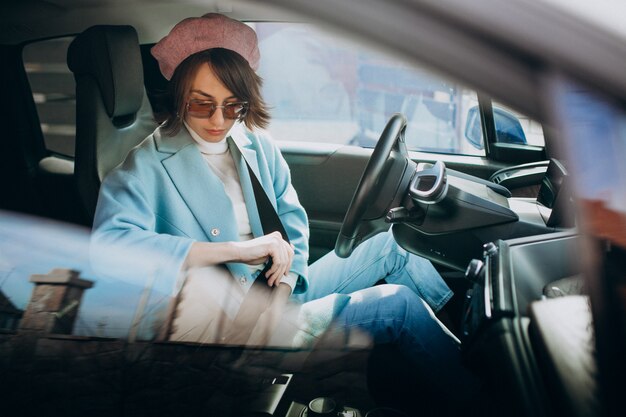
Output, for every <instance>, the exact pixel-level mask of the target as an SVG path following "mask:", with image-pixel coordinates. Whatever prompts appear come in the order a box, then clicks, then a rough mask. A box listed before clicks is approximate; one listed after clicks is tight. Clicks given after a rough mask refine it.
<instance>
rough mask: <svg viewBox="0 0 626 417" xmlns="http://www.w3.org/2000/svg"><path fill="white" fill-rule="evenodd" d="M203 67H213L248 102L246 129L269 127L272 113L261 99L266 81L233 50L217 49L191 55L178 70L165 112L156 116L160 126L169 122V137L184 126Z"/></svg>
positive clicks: (165, 128)
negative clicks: (187, 108) (190, 93)
mask: <svg viewBox="0 0 626 417" xmlns="http://www.w3.org/2000/svg"><path fill="white" fill-rule="evenodd" d="M203 64H208V65H210V66H211V69H212V70H213V72H214V73H215V75H216V76H217V78H218V79H219V80H220V81H221V82H222V83H223V84H224V86H225V87H226V88H228V89H229V90H230V91H231V92H232V93H233V94H234V95H235V97H237V98H238V99H239V100H242V101H247V102H248V112H247V113H246V115H245V116H244V117H243V119H242V122H243V123H244V124H245V125H246V127H248V129H253V128H255V127H258V128H261V129H264V128H266V127H267V125H268V124H269V121H270V114H269V111H268V109H267V106H266V104H265V102H264V101H263V98H262V97H261V86H262V84H263V80H262V79H261V77H259V76H258V75H257V74H256V72H254V70H253V69H252V68H251V67H250V65H249V64H248V61H246V60H245V59H244V58H243V57H242V56H241V55H239V54H238V53H236V52H234V51H231V50H229V49H223V48H213V49H207V50H205V51H201V52H197V53H195V54H193V55H190V56H189V57H187V58H186V59H185V60H184V61H183V62H181V63H180V65H179V66H178V67H177V68H176V70H175V71H174V75H172V79H171V80H170V82H169V84H168V88H167V93H166V97H165V106H164V107H165V109H164V111H163V112H162V113H161V114H157V115H156V116H155V117H156V119H157V121H158V122H159V123H163V122H165V123H164V124H163V130H164V132H165V134H167V135H169V136H174V135H175V134H176V133H178V131H179V130H180V128H181V127H182V126H183V120H185V112H186V105H187V97H188V95H189V92H190V91H191V84H192V80H193V77H194V76H195V74H196V72H197V71H198V68H200V66H202V65H203Z"/></svg>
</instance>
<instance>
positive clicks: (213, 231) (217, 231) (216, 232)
mask: <svg viewBox="0 0 626 417" xmlns="http://www.w3.org/2000/svg"><path fill="white" fill-rule="evenodd" d="M219 235H220V229H218V228H215V229H211V236H219Z"/></svg>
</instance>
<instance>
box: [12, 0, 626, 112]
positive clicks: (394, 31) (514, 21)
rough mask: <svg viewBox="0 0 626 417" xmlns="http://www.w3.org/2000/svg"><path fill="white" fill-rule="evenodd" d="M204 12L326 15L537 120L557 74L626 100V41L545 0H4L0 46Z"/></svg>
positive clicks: (140, 27) (152, 31)
mask: <svg viewBox="0 0 626 417" xmlns="http://www.w3.org/2000/svg"><path fill="white" fill-rule="evenodd" d="M550 2H553V0H550ZM207 12H221V13H225V14H227V15H229V16H231V17H233V18H236V19H240V20H246V21H249V20H257V21H263V20H269V21H281V20H305V19H306V20H309V19H310V20H313V21H319V22H324V24H325V25H327V26H328V27H334V28H335V29H336V30H338V31H340V32H341V31H343V32H345V33H348V34H350V36H354V35H355V34H356V35H357V36H358V37H360V38H361V39H364V40H366V41H369V42H371V43H372V44H373V45H375V46H377V47H378V48H381V49H384V50H387V51H388V52H390V53H393V54H398V55H400V56H402V57H403V58H406V59H409V60H415V61H416V62H418V63H419V64H420V65H421V66H426V67H430V68H431V69H433V70H435V71H437V72H440V73H443V74H445V75H447V76H448V77H451V78H453V79H456V80H457V81H460V82H461V83H464V84H466V85H468V86H471V87H472V88H475V89H477V90H478V91H481V92H484V93H486V94H488V95H490V96H493V97H496V98H499V99H500V100H501V101H502V102H504V103H505V104H508V105H510V106H512V107H513V108H516V109H517V110H519V111H521V112H523V113H525V114H527V115H528V116H530V117H532V118H534V119H536V120H538V121H540V122H545V121H546V114H545V111H544V108H545V105H544V103H543V98H542V96H541V90H542V89H543V88H544V87H545V86H546V85H547V84H546V83H545V78H546V76H549V75H551V74H555V73H563V74H565V75H568V76H571V77H573V78H578V79H580V80H584V82H586V83H589V84H591V85H592V86H594V87H597V88H598V89H600V90H601V91H604V92H605V93H607V94H609V95H613V96H614V97H616V98H618V99H619V100H623V101H626V77H624V76H623V70H624V68H626V42H624V38H622V37H619V36H615V34H614V33H610V32H609V31H608V30H604V29H601V28H598V27H594V26H593V25H591V24H590V23H589V22H584V21H582V20H581V19H579V18H578V17H575V16H574V15H570V14H567V13H564V12H563V10H562V9H557V8H554V7H553V6H552V5H551V4H547V3H546V2H545V0H544V1H543V2H540V1H537V0H508V1H506V2H502V1H500V0H474V1H472V2H466V1H465V0H384V1H383V0H341V1H339V0H316V1H310V0H262V1H261V0H259V1H239V0H130V1H129V0H82V1H80V0H51V1H41V0H5V1H3V2H2V4H1V5H0V25H1V26H0V27H1V28H2V29H0V44H9V45H10V44H20V43H23V42H28V41H31V40H36V39H43V38H49V37H55V36H60V35H65V34H68V33H79V32H81V31H82V30H84V29H86V28H87V27H89V26H92V25H94V24H128V25H132V26H134V27H135V28H136V29H137V31H138V33H139V39H140V42H142V43H150V42H155V41H157V40H158V39H160V38H161V37H162V36H164V35H165V34H166V33H167V32H168V31H169V29H170V28H171V27H172V26H173V25H174V24H175V23H176V22H178V21H180V20H181V19H183V18H185V17H189V16H199V15H202V14H204V13H207ZM302 16H306V18H303V17H302ZM398 40H402V41H401V42H399V41H398Z"/></svg>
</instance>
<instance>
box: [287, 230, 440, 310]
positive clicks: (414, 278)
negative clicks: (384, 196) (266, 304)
mask: <svg viewBox="0 0 626 417" xmlns="http://www.w3.org/2000/svg"><path fill="white" fill-rule="evenodd" d="M381 279H384V280H385V281H386V282H387V283H388V284H400V285H404V286H406V287H408V288H409V289H410V290H412V291H413V292H415V293H416V294H417V295H418V296H419V297H420V298H421V299H422V300H424V301H426V302H427V303H428V305H429V306H430V307H431V308H432V309H433V310H434V311H435V312H437V311H439V310H440V309H441V307H443V306H444V305H445V304H446V303H447V302H448V300H450V298H451V297H452V291H450V288H448V286H447V285H446V283H445V282H444V280H443V279H441V277H440V276H439V273H438V272H437V270H436V269H435V268H434V267H433V265H432V264H431V263H430V261H428V260H426V259H424V258H421V257H419V256H416V255H413V254H411V253H409V252H407V251H406V250H404V249H403V248H401V247H400V246H399V245H398V244H397V243H396V241H395V239H394V237H393V235H392V234H391V232H385V233H380V234H378V235H376V236H374V237H372V238H371V239H368V240H366V241H365V242H363V243H362V244H360V245H359V246H358V247H357V248H356V249H355V251H354V252H353V253H352V255H351V256H350V257H349V258H347V259H343V258H339V257H338V256H337V255H335V252H330V253H328V254H326V255H325V256H324V257H322V258H321V259H319V260H317V261H316V262H314V263H313V264H312V265H311V266H310V267H309V288H308V289H307V291H306V292H304V293H302V294H295V295H293V296H292V298H294V299H296V300H297V301H299V302H301V303H305V302H307V301H311V300H316V299H318V298H322V297H325V296H326V295H328V294H333V293H341V294H350V293H352V292H354V291H358V290H362V289H364V288H369V287H371V286H373V285H374V284H376V282H378V281H379V280H381Z"/></svg>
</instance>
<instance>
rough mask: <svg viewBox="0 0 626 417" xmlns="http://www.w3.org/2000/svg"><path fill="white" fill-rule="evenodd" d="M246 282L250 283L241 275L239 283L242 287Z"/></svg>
mask: <svg viewBox="0 0 626 417" xmlns="http://www.w3.org/2000/svg"><path fill="white" fill-rule="evenodd" d="M246 282H248V279H247V278H246V277H245V276H243V275H241V276H240V277H239V283H240V284H241V285H246Z"/></svg>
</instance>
